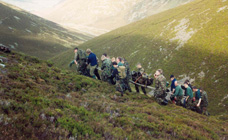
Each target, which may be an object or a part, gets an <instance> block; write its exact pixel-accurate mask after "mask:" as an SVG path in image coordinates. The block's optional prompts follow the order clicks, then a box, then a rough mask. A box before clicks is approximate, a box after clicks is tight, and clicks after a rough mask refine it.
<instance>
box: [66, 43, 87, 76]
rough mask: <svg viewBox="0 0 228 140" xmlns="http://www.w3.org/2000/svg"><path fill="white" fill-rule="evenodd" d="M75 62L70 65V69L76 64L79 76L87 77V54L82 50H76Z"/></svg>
mask: <svg viewBox="0 0 228 140" xmlns="http://www.w3.org/2000/svg"><path fill="white" fill-rule="evenodd" d="M74 54H75V56H74V61H73V62H72V63H71V64H70V67H71V66H72V64H74V63H75V64H76V65H77V72H78V73H79V74H82V75H86V73H87V72H86V71H87V69H86V58H87V56H86V53H85V51H83V50H81V49H78V48H77V47H76V48H74Z"/></svg>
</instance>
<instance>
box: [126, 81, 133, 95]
mask: <svg viewBox="0 0 228 140" xmlns="http://www.w3.org/2000/svg"><path fill="white" fill-rule="evenodd" d="M127 86H128V91H129V92H132V90H131V86H130V80H129V79H127Z"/></svg>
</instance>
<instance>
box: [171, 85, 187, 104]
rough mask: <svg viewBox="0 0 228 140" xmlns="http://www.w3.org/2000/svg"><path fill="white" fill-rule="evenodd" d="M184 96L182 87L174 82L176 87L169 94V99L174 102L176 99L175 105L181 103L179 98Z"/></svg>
mask: <svg viewBox="0 0 228 140" xmlns="http://www.w3.org/2000/svg"><path fill="white" fill-rule="evenodd" d="M183 96H184V93H183V89H182V88H181V86H180V85H178V83H176V88H175V91H174V93H173V94H172V95H171V96H170V100H171V101H172V102H173V103H174V102H175V101H176V105H179V106H180V105H181V100H182V98H183Z"/></svg>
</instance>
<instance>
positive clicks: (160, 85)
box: [155, 75, 166, 91]
mask: <svg viewBox="0 0 228 140" xmlns="http://www.w3.org/2000/svg"><path fill="white" fill-rule="evenodd" d="M155 89H156V90H157V91H166V78H165V77H164V76H163V75H159V76H158V77H157V78H156V81H155Z"/></svg>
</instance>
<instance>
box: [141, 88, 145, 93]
mask: <svg viewBox="0 0 228 140" xmlns="http://www.w3.org/2000/svg"><path fill="white" fill-rule="evenodd" d="M141 89H142V91H143V93H144V94H145V95H146V89H145V88H144V87H141Z"/></svg>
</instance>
